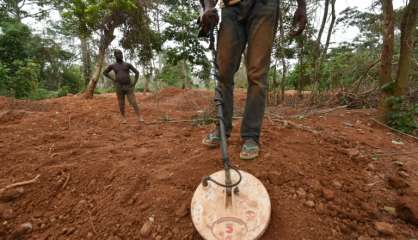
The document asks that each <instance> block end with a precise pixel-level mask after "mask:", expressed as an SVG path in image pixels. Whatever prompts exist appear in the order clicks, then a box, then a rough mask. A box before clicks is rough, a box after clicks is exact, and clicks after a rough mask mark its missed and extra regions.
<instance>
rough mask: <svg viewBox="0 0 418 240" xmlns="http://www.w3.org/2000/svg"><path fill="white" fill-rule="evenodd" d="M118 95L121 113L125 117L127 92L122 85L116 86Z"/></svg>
mask: <svg viewBox="0 0 418 240" xmlns="http://www.w3.org/2000/svg"><path fill="white" fill-rule="evenodd" d="M116 96H117V98H118V104H119V111H120V114H121V115H122V117H125V93H124V92H123V90H122V89H121V88H120V86H116Z"/></svg>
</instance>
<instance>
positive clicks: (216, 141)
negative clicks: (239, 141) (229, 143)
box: [202, 131, 221, 148]
mask: <svg viewBox="0 0 418 240" xmlns="http://www.w3.org/2000/svg"><path fill="white" fill-rule="evenodd" d="M202 143H203V145H205V146H208V147H210V148H214V147H217V146H219V145H220V144H221V137H220V136H219V134H218V133H217V131H215V132H213V133H209V134H208V135H207V136H206V137H205V138H204V139H203V140H202Z"/></svg>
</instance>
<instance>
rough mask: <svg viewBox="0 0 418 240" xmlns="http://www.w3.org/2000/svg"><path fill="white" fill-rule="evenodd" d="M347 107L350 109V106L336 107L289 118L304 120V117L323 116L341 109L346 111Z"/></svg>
mask: <svg viewBox="0 0 418 240" xmlns="http://www.w3.org/2000/svg"><path fill="white" fill-rule="evenodd" d="M347 107H348V105H344V106H338V107H334V108H328V109H323V110H317V111H312V112H309V113H306V114H302V115H300V114H299V115H293V116H290V117H289V118H301V117H302V118H304V117H309V116H312V115H321V114H326V113H330V112H334V111H336V110H339V109H344V108H347Z"/></svg>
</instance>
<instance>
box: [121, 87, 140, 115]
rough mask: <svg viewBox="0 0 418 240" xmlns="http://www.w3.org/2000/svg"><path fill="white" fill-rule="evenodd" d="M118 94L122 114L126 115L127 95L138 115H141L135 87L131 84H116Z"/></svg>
mask: <svg viewBox="0 0 418 240" xmlns="http://www.w3.org/2000/svg"><path fill="white" fill-rule="evenodd" d="M115 88H116V95H117V97H118V102H119V110H120V113H121V114H122V116H125V96H126V97H127V98H128V102H129V104H130V105H131V106H132V108H133V109H134V111H135V113H136V115H137V116H139V107H138V104H137V103H136V98H135V93H134V88H133V87H132V86H131V85H122V84H118V83H116V84H115Z"/></svg>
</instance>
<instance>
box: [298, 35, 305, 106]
mask: <svg viewBox="0 0 418 240" xmlns="http://www.w3.org/2000/svg"><path fill="white" fill-rule="evenodd" d="M303 37H304V36H302V39H301V40H300V43H299V49H300V52H299V80H298V96H299V98H303V82H304V78H305V71H304V70H305V69H304V66H303V48H304V43H303Z"/></svg>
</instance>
